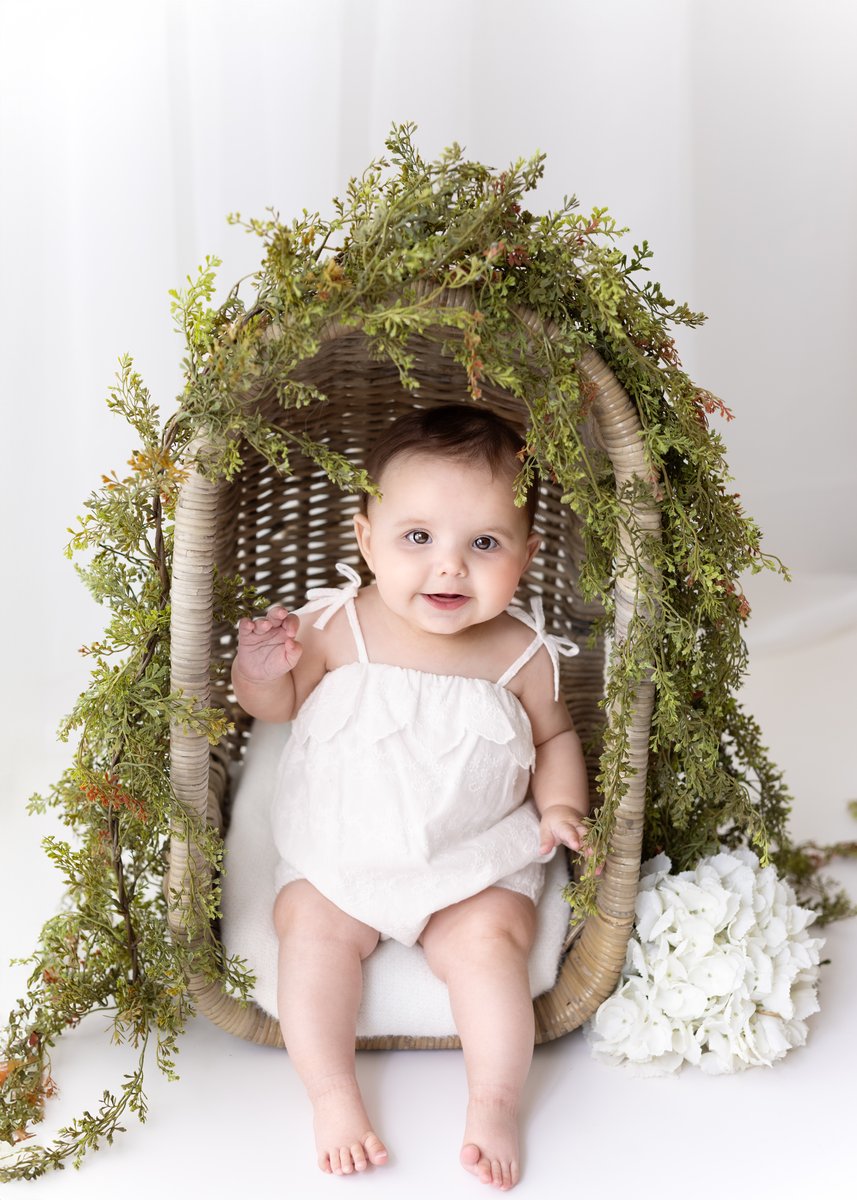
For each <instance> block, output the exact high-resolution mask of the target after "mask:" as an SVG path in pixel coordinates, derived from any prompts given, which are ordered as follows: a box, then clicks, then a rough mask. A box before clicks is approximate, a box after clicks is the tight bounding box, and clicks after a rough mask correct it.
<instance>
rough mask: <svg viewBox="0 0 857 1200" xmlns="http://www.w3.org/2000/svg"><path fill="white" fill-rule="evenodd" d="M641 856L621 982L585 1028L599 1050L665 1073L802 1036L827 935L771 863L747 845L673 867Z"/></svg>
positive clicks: (742, 1060)
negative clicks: (690, 866)
mask: <svg viewBox="0 0 857 1200" xmlns="http://www.w3.org/2000/svg"><path fill="white" fill-rule="evenodd" d="M670 865H671V864H670V860H669V859H668V858H667V857H666V855H664V854H660V855H658V857H657V858H653V859H651V860H650V861H649V862H648V863H646V864H644V866H643V870H642V877H641V880H640V890H639V893H638V896H637V905H636V929H635V931H634V933H633V935H632V937H631V939H630V941H629V943H628V952H627V957H626V960H625V966H624V968H623V971H622V977H621V982H620V985H619V987H618V988H617V990H616V991H615V992H614V993H613V995H612V996H609V997H608V998H607V999H606V1000H605V1001H604V1003H603V1004H602V1005H601V1007H600V1008H599V1009H598V1011H597V1012H596V1013H595V1015H594V1017H593V1018H592V1020H591V1021H590V1022H588V1024H587V1027H586V1036H587V1039H588V1041H589V1043H590V1046H591V1048H592V1052H593V1054H594V1056H595V1057H596V1058H598V1059H601V1060H602V1061H603V1062H608V1063H627V1064H630V1065H632V1066H633V1067H634V1069H635V1070H636V1072H637V1074H642V1075H661V1074H666V1073H667V1072H669V1071H675V1070H677V1069H678V1068H679V1067H680V1066H681V1065H682V1064H683V1063H684V1062H689V1063H693V1064H694V1065H695V1066H699V1067H701V1068H702V1070H703V1071H706V1072H708V1073H709V1074H712V1075H719V1074H723V1073H726V1072H729V1071H739V1070H743V1069H744V1068H746V1067H751V1066H757V1065H765V1066H770V1065H771V1064H772V1063H773V1062H774V1061H775V1060H776V1059H778V1058H782V1056H783V1055H784V1054H785V1053H786V1051H788V1050H789V1049H791V1047H793V1046H800V1045H803V1043H804V1042H805V1041H806V1033H807V1028H806V1017H808V1016H809V1015H810V1014H811V1013H814V1012H817V1011H818V1001H817V998H816V984H817V979H818V961H819V951H820V949H821V947H822V946H823V944H824V941H823V939H822V938H813V937H810V936H809V934H808V932H807V926H808V925H809V924H810V923H811V922H812V921H813V920H814V919H815V913H814V912H812V911H811V910H810V909H806V908H801V907H800V906H799V905H798V904H797V903H796V902H795V895H794V892H793V891H792V889H791V887H790V886H789V885H788V884H787V883H786V882H784V881H783V880H782V879H779V878H778V876H777V874H776V871H775V870H774V868H773V867H761V866H760V865H759V860H758V858H757V857H756V856H755V855H754V854H753V853H752V852H751V851H750V850H735V851H731V852H728V853H727V852H724V853H720V854H716V855H713V856H711V857H709V858H703V859H701V860H700V862H699V864H698V865H697V866H696V868H695V869H694V870H691V871H682V872H681V874H678V875H670V874H669V870H670Z"/></svg>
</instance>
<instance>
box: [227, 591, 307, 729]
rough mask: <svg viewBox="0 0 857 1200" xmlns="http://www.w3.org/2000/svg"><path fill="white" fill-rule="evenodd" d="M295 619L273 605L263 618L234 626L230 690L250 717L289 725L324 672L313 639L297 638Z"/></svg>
mask: <svg viewBox="0 0 857 1200" xmlns="http://www.w3.org/2000/svg"><path fill="white" fill-rule="evenodd" d="M298 628H299V620H298V618H297V617H296V616H295V614H294V613H291V614H290V613H287V612H286V610H285V609H284V608H282V607H281V606H280V605H275V606H274V607H273V608H272V609H270V611H269V612H268V614H267V616H264V617H259V618H257V619H256V620H250V619H249V618H247V617H244V618H242V620H241V621H239V623H238V650H237V653H236V655H235V659H234V660H233V663H232V686H233V688H234V689H235V695H236V697H237V699H238V703H239V704H240V705H241V707H242V708H243V709H244V711H245V712H248V713H249V714H250V716H251V717H259V718H260V719H261V720H263V721H291V720H292V718H293V717H294V716H295V714H296V713H297V710H298V709H299V708H300V706H301V704H302V703H303V701H304V699H305V698H306V697H307V696H308V695H309V693H310V692H311V691H312V689H313V688H314V687H315V685H316V683H318V681H319V679H320V678H321V676H322V675H323V674H324V658H323V655H322V654H321V648H320V646H319V643H318V638H312V637H309V638H307V644H306V645H304V644H302V643H301V642H299V641H298V640H297V632H298Z"/></svg>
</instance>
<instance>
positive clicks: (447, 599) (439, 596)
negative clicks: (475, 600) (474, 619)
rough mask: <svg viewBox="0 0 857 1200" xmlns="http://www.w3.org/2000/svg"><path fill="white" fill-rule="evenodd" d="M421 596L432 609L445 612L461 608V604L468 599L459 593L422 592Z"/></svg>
mask: <svg viewBox="0 0 857 1200" xmlns="http://www.w3.org/2000/svg"><path fill="white" fill-rule="evenodd" d="M423 596H424V597H425V599H426V600H427V601H428V603H429V604H430V605H431V606H432V608H440V609H447V610H449V609H454V608H461V606H462V604H466V603H467V601H468V600H469V599H470V597H469V596H462V595H461V593H460V592H423Z"/></svg>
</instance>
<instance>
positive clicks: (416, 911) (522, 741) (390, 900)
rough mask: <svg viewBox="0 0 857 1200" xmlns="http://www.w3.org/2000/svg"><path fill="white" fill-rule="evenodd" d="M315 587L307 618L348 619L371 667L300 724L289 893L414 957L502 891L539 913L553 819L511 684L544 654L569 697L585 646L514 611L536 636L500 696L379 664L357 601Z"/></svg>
mask: <svg viewBox="0 0 857 1200" xmlns="http://www.w3.org/2000/svg"><path fill="white" fill-rule="evenodd" d="M336 569H337V571H339V573H340V574H342V575H345V576H347V578H348V579H349V583H348V584H347V585H346V586H345V587H343V588H314V589H312V590H311V591H310V592H308V597H309V598H310V599H309V602H308V603H307V604H305V605H304V606H303V608H301V609H298V610H297V611H298V615H302V614H305V613H308V612H313V611H318V610H319V609H323V610H324V611H323V613H322V616H321V617H320V618H319V619H318V620H317V621H316V622H315V626H316V628H320V629H323V628H324V626H325V625H326V624H327V622H328V621H329V620H330V618H331V617H332V616H333V614H334V612H336V611H337V610H338V609H339V608H342V607H344V608H345V611H346V615H347V617H348V621H349V624H350V626H351V630H352V632H353V634H354V641H355V644H356V648H357V660H356V661H355V662H352V663H348V664H346V665H345V666H341V667H337V668H336V669H335V670H333V671H329V672H328V673H327V674H326V675H324V676H323V677H322V679H321V680H320V681H319V683H318V685H317V686H316V688H315V689H314V690H313V691H312V692H311V694H310V695H309V696H308V697H307V699H306V701H305V702H304V704H303V706H302V707H301V709H300V711H299V713H298V715H297V717H296V718H295V720H294V722H293V723H292V729H291V735H290V737H289V739H288V741H287V743H286V746H285V749H284V751H283V754H282V757H281V759H280V763H279V766H278V769H277V781H276V786H275V792H274V801H273V806H272V825H273V836H274V842H275V845H276V847H277V851H278V853H279V856H280V862H279V864H278V867H277V874H276V885H277V890H278V891H279V889H280V888H282V887H284V886H285V885H286V884H287V883H291V882H292V881H293V880H295V879H308V880H309V882H310V883H312V884H313V885H314V886H315V887H316V888H317V889H318V890H319V891H320V892H321V893H322V894H323V895H324V896H326V897H327V898H328V899H329V900H331V901H333V903H334V904H336V905H337V907H338V908H340V909H341V910H342V911H343V912H346V913H349V914H350V915H351V916H353V917H356V918H357V919H358V920H360V921H363V922H364V923H365V924H367V925H369V926H371V927H372V928H373V929H377V930H378V931H379V932H380V934H381V936H382V938H384V939H386V938H395V939H396V940H397V941H399V942H402V943H403V944H404V945H406V946H412V945H413V944H414V942H416V940H417V938H418V937H419V935H420V933H421V932H422V930H423V929H424V928H425V926H426V924H427V922H428V920H429V917H431V915H432V914H433V913H435V912H437V911H438V910H439V909H441V908H446V907H447V905H450V904H455V903H456V902H457V901H459V900H464V899H465V898H466V897H468V896H472V895H475V894H476V893H477V892H481V891H483V890H484V889H485V888H487V887H490V886H491V885H492V884H493V885H496V886H498V887H508V888H511V889H512V890H513V891H517V892H522V893H523V894H524V895H525V896H529V897H530V898H531V899H532V900H533V902H534V903H536V902H537V901H538V898H539V896H540V894H541V891H542V887H543V885H544V865H543V864H544V863H546V862H548V861H549V859H551V858H552V857H553V855H554V854H555V850H552V851H551V852H550V853H549V854H546V855H543V856H541V857H540V856H539V853H538V829H539V819H538V814H537V812H536V808H535V805H534V803H533V801H532V799H528V798H527V792H528V789H529V780H530V772H531V770H532V768H533V766H534V764H535V747H534V745H533V736H532V729H531V727H530V721H529V718H528V716H527V714H526V711H525V710H524V707H523V705H522V704H521V702H520V700H519V699H518V698H517V696H515V695H514V694H513V693H512V692H510V691H509V690H508V689H507V687H506V684H507V683H509V681H510V680H511V679H513V678H514V676H515V675H516V674H517V673H518V671H520V670H521V668H522V667H523V666H524V665H525V663H526V662H528V661H529V659H530V658H532V656H533V655H534V654H535V653H536V652H537V651H538V649H539V648H540V647H541V646H544V647H545V648H546V650H547V651H548V653H549V654H550V657H551V659H552V662H553V666H554V687H555V694H557V695H558V691H559V668H558V663H559V654H560V653H562V654H567V655H571V654H576V653H577V649H578V648H577V646H575V645H574V643H573V642H569V641H568V640H567V639H565V638H558V637H554V636H552V635H550V634H546V633H545V631H544V617H543V613H542V607H541V601H540V600H538V599H535V600H534V601H533V606H532V614H530V613H528V612H526V611H524V610H523V609H520V608H517V607H515V606H510V607H509V609H507V611H508V612H509V613H510V614H511V615H512V616H514V617H517V618H518V619H519V620H521V621H523V622H524V623H525V624H527V625H529V626H530V627H531V628H532V629H533V630H534V633H535V636H534V638H533V640H532V642H531V643H530V644H529V646H528V647H527V648H526V650H525V651H524V653H523V654H521V655H520V657H519V658H518V659H517V660H516V661H515V662H514V663H513V664H512V665H511V666H510V667H509V669H508V670H507V671H505V672H504V674H503V675H502V677H501V678H500V679H499V680H497V682H496V683H494V682H492V681H491V680H489V679H471V678H467V677H465V676H463V675H434V674H432V673H430V672H428V671H418V670H415V669H413V668H410V667H398V666H391V665H389V664H385V663H375V662H370V661H369V658H368V655H367V653H366V645H365V643H364V641H363V634H362V631H361V629H360V626H359V624H358V621H357V612H356V608H355V604H354V598H355V596H356V595H357V592H358V590H359V588H360V577H359V576H358V575H357V573H356V572H355V571H354V570H353V569H352V568H351V567H349V566H347V565H346V564H344V563H338V564H337V568H336Z"/></svg>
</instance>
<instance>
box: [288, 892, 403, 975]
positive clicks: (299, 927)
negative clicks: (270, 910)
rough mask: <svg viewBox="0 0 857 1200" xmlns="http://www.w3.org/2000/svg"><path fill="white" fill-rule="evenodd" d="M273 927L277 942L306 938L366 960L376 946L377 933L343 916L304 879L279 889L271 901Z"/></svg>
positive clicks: (361, 923)
mask: <svg viewBox="0 0 857 1200" xmlns="http://www.w3.org/2000/svg"><path fill="white" fill-rule="evenodd" d="M274 928H275V929H276V931H277V937H278V939H279V940H280V941H282V940H283V939H284V938H305V939H307V940H309V941H311V942H315V943H319V944H324V945H328V946H332V945H340V946H342V945H345V946H349V947H351V946H353V947H354V948H355V949H356V950H357V951H358V952H359V954H360V956H361V958H366V957H367V956H368V955H369V954H371V953H372V951H373V950H374V949H375V946H376V945H377V944H378V936H379V935H378V932H377V930H374V929H371V928H370V927H369V926H368V925H364V924H363V922H362V921H358V920H356V919H355V918H354V917H351V916H349V915H348V914H347V913H344V912H343V911H342V909H340V908H337V906H336V905H335V904H334V903H333V901H331V900H328V899H327V897H326V896H323V895H322V894H321V892H319V891H318V890H317V889H316V888H315V887H313V885H312V884H311V883H310V882H309V881H308V880H306V879H297V880H295V881H294V882H293V883H288V884H286V886H285V887H284V888H282V889H281V890H280V892H279V894H278V895H277V899H276V901H275V902H274Z"/></svg>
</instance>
